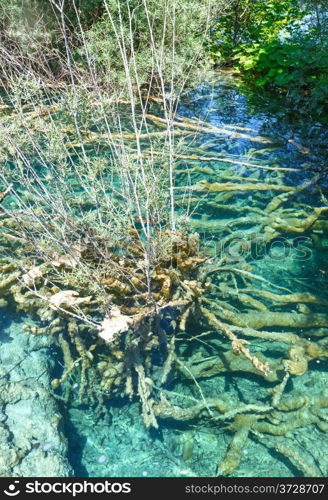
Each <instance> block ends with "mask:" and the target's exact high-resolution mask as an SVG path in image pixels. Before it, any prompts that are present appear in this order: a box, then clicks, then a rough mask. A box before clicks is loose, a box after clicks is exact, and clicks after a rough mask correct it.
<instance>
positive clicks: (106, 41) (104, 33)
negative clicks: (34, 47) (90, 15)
mask: <svg viewBox="0 0 328 500" xmlns="http://www.w3.org/2000/svg"><path fill="white" fill-rule="evenodd" d="M104 5H105V8H104V14H103V16H102V18H101V20H99V22H97V23H95V24H94V25H93V26H92V27H91V28H90V29H89V30H88V31H87V32H86V34H85V39H86V45H87V53H88V59H87V58H86V51H85V47H80V48H79V49H78V50H77V51H76V52H75V61H76V62H77V63H78V64H79V66H80V68H81V69H82V70H83V68H88V65H90V62H91V64H92V66H93V68H94V72H96V73H97V75H99V76H100V77H101V80H102V83H105V84H106V86H108V87H111V88H113V89H114V88H120V87H122V86H124V83H125V81H126V77H127V72H128V73H129V77H130V78H131V79H132V83H133V85H135V86H136V87H139V88H140V87H142V86H147V87H152V88H154V87H155V88H156V87H160V86H161V85H163V82H160V81H159V75H161V77H162V78H163V80H164V84H165V85H168V86H170V87H171V89H172V87H173V85H174V84H175V83H177V82H179V83H181V82H182V81H184V80H189V83H190V81H192V80H193V78H194V77H195V81H196V80H197V73H198V69H203V68H204V67H206V65H207V58H206V52H205V48H204V33H206V30H207V27H208V26H209V13H210V12H211V9H212V8H213V6H214V5H215V6H217V2H216V1H214V0H206V1H205V2H203V3H202V5H200V4H199V1H198V0H167V1H166V2H158V0H147V1H143V2H140V1H138V0H129V1H127V0H105V2H104ZM196 11H197V15H196V16H195V12H196ZM122 51H125V52H126V54H127V58H126V61H125V64H124V60H123V58H122V56H121V52H122ZM89 69H90V68H88V70H89Z"/></svg>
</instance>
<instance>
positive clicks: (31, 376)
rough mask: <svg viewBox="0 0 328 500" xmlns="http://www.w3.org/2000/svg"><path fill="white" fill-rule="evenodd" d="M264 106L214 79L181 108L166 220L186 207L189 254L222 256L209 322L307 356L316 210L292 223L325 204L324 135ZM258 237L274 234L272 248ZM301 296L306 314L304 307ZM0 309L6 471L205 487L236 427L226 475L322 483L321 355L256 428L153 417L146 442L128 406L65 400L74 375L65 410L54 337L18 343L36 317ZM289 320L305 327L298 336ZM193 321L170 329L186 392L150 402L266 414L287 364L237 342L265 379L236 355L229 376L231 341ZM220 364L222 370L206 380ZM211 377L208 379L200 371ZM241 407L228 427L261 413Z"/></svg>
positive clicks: (281, 355)
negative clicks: (216, 401) (215, 402)
mask: <svg viewBox="0 0 328 500" xmlns="http://www.w3.org/2000/svg"><path fill="white" fill-rule="evenodd" d="M263 99H265V100H263ZM270 99H271V97H270V96H266V97H263V96H262V97H261V99H260V97H259V99H258V102H256V101H257V99H256V96H254V94H252V93H250V94H247V93H242V92H241V91H240V90H239V88H238V86H237V84H236V83H235V81H234V80H232V79H231V78H230V76H229V75H224V74H223V75H221V76H219V77H216V78H215V80H214V81H213V82H212V83H208V84H206V85H204V86H203V87H201V88H199V89H197V92H193V93H192V94H190V95H188V96H185V97H184V98H183V100H182V102H181V104H180V106H179V109H178V118H177V121H179V120H180V122H183V119H188V120H190V121H189V122H184V123H187V124H189V125H190V124H191V125H194V124H197V125H198V126H203V127H204V130H203V131H202V133H198V134H196V135H194V134H192V132H191V133H190V137H187V138H186V140H185V141H184V143H183V144H182V146H181V148H179V149H178V155H179V156H180V158H177V162H178V163H177V166H176V170H175V179H176V187H177V190H176V198H177V207H176V210H177V213H178V214H179V213H182V212H183V213H184V212H185V209H186V206H187V208H188V211H189V215H190V220H189V221H188V222H187V224H188V225H189V227H190V228H191V229H192V230H193V231H195V232H197V233H198V234H199V235H200V242H201V247H202V249H203V250H204V251H205V252H206V253H207V255H208V256H209V257H211V256H212V257H213V259H215V262H218V261H219V259H220V258H221V257H224V258H225V260H224V262H223V263H222V264H221V267H222V266H223V267H225V268H226V269H225V270H223V271H218V272H216V273H213V276H212V285H213V288H212V291H211V292H210V293H209V299H210V300H212V301H214V302H215V303H216V305H217V308H218V309H217V314H218V316H219V317H220V319H221V320H227V321H228V323H230V321H229V320H228V319H227V318H228V316H227V314H228V313H229V312H230V314H232V315H233V317H234V318H236V319H235V320H233V321H232V323H233V324H234V326H237V327H238V321H242V322H244V323H243V324H242V326H241V327H240V328H241V329H243V328H245V329H247V328H251V329H252V328H253V329H258V330H259V331H267V332H269V333H270V332H271V333H272V332H275V333H281V334H285V333H290V334H295V335H297V336H298V337H300V338H302V339H305V340H309V341H311V342H313V343H314V344H316V343H317V342H320V343H321V344H320V345H322V349H323V350H324V349H325V346H326V345H327V344H326V343H325V338H327V333H328V315H327V303H328V298H327V276H328V265H327V259H326V248H327V246H328V237H327V231H328V223H327V213H326V212H324V211H323V212H322V214H321V215H320V217H319V218H318V219H319V220H320V221H323V222H322V223H320V224H319V225H318V223H317V222H316V221H312V223H309V224H308V225H307V228H306V230H304V231H303V230H300V227H301V225H300V223H299V222H298V223H296V221H304V220H305V219H306V218H307V217H309V216H310V215H311V214H312V213H313V208H314V207H323V206H325V202H326V194H327V177H326V175H325V171H324V169H325V165H326V156H327V152H326V148H325V143H326V139H327V134H328V131H327V130H326V129H325V128H324V127H323V126H322V125H321V124H320V123H304V122H301V121H299V120H297V119H296V118H295V119H291V118H290V117H288V119H284V112H282V111H277V110H276V109H274V111H270V102H269V101H270ZM271 104H272V107H273V108H275V107H274V106H273V105H274V102H273V103H271ZM157 112H158V113H160V109H157ZM200 121H201V122H200ZM203 122H204V123H203ZM151 126H152V127H153V128H152V130H155V129H156V128H155V125H153V124H152V125H151ZM210 127H216V129H213V130H212V131H211V130H210ZM191 156H194V158H190V157H191ZM262 167H264V168H262ZM311 181H313V182H312V183H311ZM199 183H200V184H199ZM215 183H218V184H220V185H222V184H227V183H234V184H236V183H237V184H239V185H244V184H246V183H251V184H252V185H254V184H255V183H258V185H260V184H269V185H270V186H274V187H275V186H276V188H277V191H275V189H264V190H263V191H262V190H261V189H256V188H255V189H254V188H252V189H249V190H246V191H243V190H238V189H234V190H232V191H224V189H223V188H220V189H218V190H211V188H210V187H209V186H213V185H215ZM306 183H309V185H308V187H306ZM282 185H283V186H290V187H300V186H303V187H304V189H301V190H299V191H298V192H296V193H295V194H292V195H290V196H289V197H287V198H286V199H285V200H284V201H283V204H282V205H281V206H279V207H278V208H281V209H283V210H284V211H283V212H281V211H280V212H279V213H278V212H276V211H274V210H273V211H272V212H266V208H267V207H268V204H269V203H270V202H271V201H272V200H273V199H274V198H275V197H277V196H278V195H281V192H282V191H279V186H282ZM277 210H278V209H277ZM269 214H270V215H269ZM282 217H284V218H283V219H282ZM272 224H275V225H274V226H272ZM316 224H317V225H316ZM272 227H275V228H276V231H277V234H276V235H275V236H274V237H273V238H272V239H270V238H269V237H268V235H269V234H270V230H269V229H270V228H272ZM295 228H296V230H295ZM229 269H230V270H229ZM236 269H239V271H240V272H236V271H235V270H236ZM305 293H306V294H308V295H307V296H306V297H307V300H305V299H304V300H301V298H299V300H296V299H295V300H294V301H292V302H289V301H286V302H285V301H284V300H283V299H281V298H280V300H279V297H278V298H277V296H279V295H281V296H286V295H291V294H303V298H304V294H305ZM310 295H311V297H316V298H317V300H316V302H313V301H312V302H311V300H312V299H311V300H310V299H309V296H310ZM299 297H301V296H299ZM227 311H228V312H227ZM0 312H1V314H2V323H1V328H2V330H1V338H0V340H1V343H2V347H1V355H0V357H1V362H2V366H1V373H0V377H2V380H3V381H5V383H6V384H7V385H8V386H9V387H10V391H9V396H8V398H7V400H6V399H4V402H5V404H4V406H3V418H2V422H3V423H2V428H1V429H2V431H1V432H2V433H3V435H4V437H5V439H4V443H5V444H4V449H5V451H6V453H7V455H6V456H7V465H6V466H5V467H7V468H5V469H4V470H5V472H6V474H7V475H14V476H19V475H23V474H24V475H31V476H33V475H40V476H42V475H47V474H49V473H51V474H52V475H58V476H61V475H63V476H64V475H68V476H69V475H76V476H80V477H86V476H89V477H95V476H100V477H105V476H109V477H118V476H123V477H129V476H130V477H131V476H133V477H135V476H144V477H147V476H148V477H153V476H156V477H158V476H164V477H170V476H175V477H176V476H215V475H216V474H217V466H218V464H221V465H220V467H219V471H220V470H221V474H222V475H224V473H222V462H223V461H224V460H225V457H226V454H227V451H228V450H229V447H230V446H231V442H232V439H233V438H234V436H237V435H238V430H240V428H241V427H242V426H246V427H247V426H249V428H250V430H248V434H247V435H246V437H245V438H243V437H242V435H240V436H239V437H237V438H235V439H236V440H237V439H239V444H238V443H237V445H238V446H237V447H238V449H239V455H240V456H239V458H238V461H237V462H238V463H236V464H235V468H234V470H233V471H232V472H231V474H232V475H233V476H236V477H244V476H246V477H262V476H263V477H282V476H286V477H292V476H302V475H318V476H320V475H321V476H325V475H326V474H327V471H328V459H327V454H326V453H325V449H326V446H327V444H328V443H327V434H326V432H325V430H327V419H328V412H327V407H328V404H327V400H328V394H327V390H326V386H327V370H326V368H327V364H326V355H317V356H313V358H312V359H309V360H308V366H307V369H305V371H304V373H302V370H301V369H299V368H298V366H297V369H299V373H298V374H292V375H291V376H290V377H289V378H288V380H286V386H285V387H284V388H283V390H282V392H283V397H282V405H281V406H284V405H285V407H287V406H288V404H287V401H293V400H294V401H298V403H295V405H294V407H290V408H287V409H286V408H284V409H281V408H276V409H272V410H270V411H267V412H266V413H265V412H264V413H263V418H262V417H260V418H258V420H257V423H258V426H257V427H256V425H255V424H254V422H252V423H251V421H249V423H247V422H246V423H245V419H244V421H242V419H241V418H239V420H238V418H234V417H233V416H232V417H230V418H229V417H227V418H226V419H218V418H215V415H214V417H213V414H210V413H207V412H202V413H200V414H199V415H198V416H197V417H195V418H193V419H189V420H187V421H183V420H180V421H179V420H177V419H173V418H159V419H158V422H159V428H158V429H150V430H147V429H146V428H145V426H144V424H143V421H142V418H141V415H140V404H139V402H138V400H137V399H133V400H132V401H130V400H128V399H127V398H126V397H123V398H114V399H110V400H107V401H106V402H105V405H106V411H105V413H104V412H102V413H100V414H98V411H97V409H96V405H95V404H93V405H88V404H79V402H78V398H77V397H75V396H74V393H77V392H78V387H79V375H78V374H76V373H75V372H73V374H72V376H71V377H70V378H69V379H68V381H67V385H68V386H69V393H70V398H69V399H68V400H66V399H65V396H66V395H67V394H65V393H62V392H61V391H53V390H52V389H51V388H50V385H49V384H50V381H51V379H53V378H55V377H60V375H61V373H62V371H63V364H64V360H63V357H62V353H61V350H60V349H59V348H58V346H57V343H56V341H54V340H55V339H53V338H49V337H47V336H39V335H37V336H33V335H28V334H26V332H24V331H23V326H24V325H26V324H29V325H30V326H32V327H33V325H35V324H36V325H37V324H38V323H37V320H36V319H35V318H31V317H29V316H26V315H25V314H23V313H19V312H18V313H17V312H15V311H14V309H13V308H10V307H1V309H0ZM280 313H281V314H282V316H281V315H280V316H279V314H280ZM319 316H320V318H321V319H322V324H321V325H319V324H318V319H317V318H318V317H319ZM300 317H301V318H302V321H303V323H302V324H300V325H299V324H296V323H297V321H298V320H299V318H300ZM281 318H282V319H281ZM292 318H295V322H296V323H295V326H293V324H292ZM198 319H199V320H198V321H195V320H192V321H191V320H189V321H187V325H186V331H185V332H178V333H177V338H176V350H177V353H178V356H179V359H180V360H181V361H182V362H183V363H184V364H185V366H187V367H189V370H191V371H192V372H193V373H197V374H198V376H197V377H195V378H197V382H196V383H195V380H193V378H191V377H190V376H188V375H186V372H185V371H184V370H180V371H178V372H177V374H176V375H175V376H173V375H171V377H169V378H168V381H167V383H166V385H165V387H164V389H165V390H164V393H163V394H164V395H165V391H168V392H167V397H170V401H171V402H172V403H173V404H174V405H177V406H181V407H188V406H189V405H190V404H195V402H202V401H203V399H204V398H205V399H206V400H211V399H213V398H220V401H221V402H223V403H225V404H226V405H227V408H237V407H238V408H240V407H241V406H240V405H256V407H257V408H260V407H261V408H263V407H264V406H268V405H270V404H271V403H270V402H271V399H272V391H273V390H274V388H275V387H277V386H278V385H279V384H280V383H281V382H282V380H283V378H284V371H283V369H282V366H283V365H282V363H280V360H281V359H291V357H289V358H288V355H287V354H286V352H287V350H288V349H289V347H290V346H288V345H286V343H283V342H281V341H279V338H278V337H275V338H274V340H272V338H271V339H270V338H268V339H265V338H264V339H263V338H256V337H255V338H254V337H253V338H252V337H247V336H246V338H247V340H248V341H250V342H251V345H250V350H251V353H252V355H255V356H258V355H259V356H261V354H262V355H264V356H265V357H266V359H267V360H268V361H269V363H270V364H271V365H272V367H273V368H272V370H271V375H270V374H269V375H268V376H267V377H265V376H263V374H261V373H259V372H256V370H255V371H254V370H252V369H251V368H250V365H245V363H243V362H242V356H235V358H234V363H233V364H230V365H229V362H230V361H229V360H231V358H229V357H227V356H228V355H227V353H229V352H230V351H231V346H230V342H229V341H228V340H227V339H225V338H224V337H223V336H220V335H219V334H218V333H217V332H213V331H210V332H209V331H208V327H206V326H205V324H204V322H203V321H202V319H201V318H198ZM262 320H263V322H264V323H263V324H262V323H261V321H262ZM305 320H306V321H307V320H308V321H309V324H304V322H305V323H306V321H305ZM310 320H311V321H312V322H311V321H310ZM234 321H235V322H234ZM257 322H259V324H257ZM238 336H240V335H239V334H238ZM191 339H192V340H191ZM326 352H327V350H326ZM212 361H213V362H212ZM296 361H298V359H296ZM275 363H278V368H277V369H275V368H274V366H275ZM279 363H280V364H279ZM218 364H219V365H220V368H219V369H215V366H216V365H218ZM205 366H206V368H205ZM202 367H203V368H202ZM301 368H302V367H301ZM211 370H212V372H213V373H212V375H211V373H207V372H210V371H211ZM295 370H296V368H295ZM296 371H297V370H296ZM0 381H1V379H0ZM156 390H157V389H156V388H154V393H155V394H156ZM158 392H159V391H158ZM169 394H170V396H169ZM154 397H156V396H154ZM37 399H38V400H39V403H38V404H36V400H37ZM319 401H320V403H319ZM254 408H255V407H253V410H249V411H246V412H241V415H243V414H245V415H248V416H249V417H251V416H252V415H253V416H254V415H259V413H261V411H263V410H256V409H254ZM34 421H36V422H37V423H38V426H37V425H36V424H33V422H34ZM27 422H32V424H31V425H27ZM49 422H50V425H49ZM295 422H296V425H292V423H295ZM318 422H319V425H317V424H318ZM261 423H264V424H265V425H266V427H265V425H262V427H261ZM284 426H285V430H284V431H283V432H281V433H280V432H279V428H280V429H281V428H283V427H284ZM12 428H15V429H16V431H15V432H14V433H12V432H11V429H12ZM243 428H244V427H243ZM252 429H253V430H252ZM272 429H273V430H274V432H276V434H273V433H272V432H268V431H270V430H271V431H272ZM241 434H242V433H241ZM319 444H320V446H319ZM286 449H287V450H286ZM17 450H18V451H17ZM15 453H16V455H17V453H18V456H15ZM49 471H50V472H49Z"/></svg>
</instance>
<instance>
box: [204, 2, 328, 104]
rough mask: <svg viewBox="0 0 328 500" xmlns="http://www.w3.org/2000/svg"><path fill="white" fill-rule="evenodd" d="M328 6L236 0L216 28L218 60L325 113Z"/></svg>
mask: <svg viewBox="0 0 328 500" xmlns="http://www.w3.org/2000/svg"><path fill="white" fill-rule="evenodd" d="M327 9H328V2H327V1H326V0H321V1H317V0H307V1H305V2H302V3H301V2H299V1H298V0H271V1H268V2H261V1H257V0H235V1H233V2H232V3H231V7H230V9H228V10H227V11H226V12H225V14H224V15H223V16H222V17H221V18H219V19H218V24H217V26H216V28H215V30H214V32H213V45H212V55H213V59H214V61H215V62H216V63H221V64H222V63H223V62H225V63H227V62H228V63H230V64H233V65H234V66H235V68H237V69H238V71H239V72H240V74H241V75H242V76H244V77H245V78H246V79H247V80H248V81H249V82H252V83H254V84H255V85H256V86H258V87H270V88H271V89H277V90H278V91H279V92H281V93H284V94H285V95H286V96H287V98H288V100H289V102H290V103H291V105H292V107H293V108H294V109H297V110H298V111H301V112H309V111H310V112H315V113H316V114H321V113H323V112H324V111H325V110H326V106H327V104H326V102H327V97H328V55H327V54H328V52H327V49H328V41H327V40H328V37H327V35H328V15H327Z"/></svg>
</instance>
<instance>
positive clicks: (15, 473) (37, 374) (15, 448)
mask: <svg viewBox="0 0 328 500" xmlns="http://www.w3.org/2000/svg"><path fill="white" fill-rule="evenodd" d="M22 327H23V324H22V323H11V325H10V327H8V328H3V329H2V330H0V365H1V371H0V385H1V386H2V387H1V392H0V401H1V409H0V442H1V445H0V476H7V477H8V476H9V477H19V476H25V477H46V476H48V477H49V476H50V477H69V476H72V475H73V471H72V469H71V467H70V465H69V463H68V460H67V442H66V439H65V436H64V434H63V432H62V430H61V415H60V412H59V408H58V405H57V402H56V400H55V399H54V397H53V396H52V393H51V388H50V370H51V368H52V366H51V365H52V363H51V355H50V339H49V337H43V336H42V337H40V336H33V335H26V334H25V333H24V332H23V331H22ZM49 445H50V446H49Z"/></svg>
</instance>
